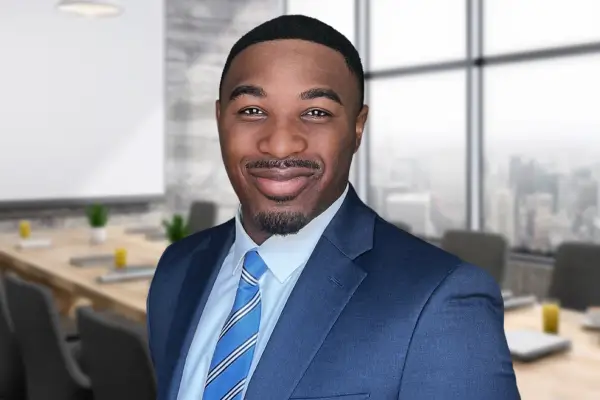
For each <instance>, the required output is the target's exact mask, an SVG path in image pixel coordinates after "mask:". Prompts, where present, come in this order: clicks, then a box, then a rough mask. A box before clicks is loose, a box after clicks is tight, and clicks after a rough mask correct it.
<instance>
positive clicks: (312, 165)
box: [246, 158, 322, 171]
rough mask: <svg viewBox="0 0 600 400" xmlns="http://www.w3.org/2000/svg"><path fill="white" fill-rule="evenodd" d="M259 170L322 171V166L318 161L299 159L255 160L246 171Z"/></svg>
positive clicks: (248, 163) (248, 165)
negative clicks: (297, 169)
mask: <svg viewBox="0 0 600 400" xmlns="http://www.w3.org/2000/svg"><path fill="white" fill-rule="evenodd" d="M258 168H261V169H262V168H278V169H285V168H309V169H314V170H315V171H320V170H321V169H322V166H321V164H320V163H318V162H316V161H313V160H304V159H299V158H287V159H285V160H255V161H249V162H247V163H246V169H258Z"/></svg>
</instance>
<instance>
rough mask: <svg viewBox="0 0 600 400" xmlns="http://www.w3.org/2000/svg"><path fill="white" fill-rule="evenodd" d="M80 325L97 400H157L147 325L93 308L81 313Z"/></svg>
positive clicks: (84, 356) (84, 308)
mask: <svg viewBox="0 0 600 400" xmlns="http://www.w3.org/2000/svg"><path fill="white" fill-rule="evenodd" d="M77 322H78V326H79V332H80V335H81V341H82V347H81V350H82V352H81V354H82V357H83V360H84V361H85V365H86V367H87V371H88V373H89V376H90V380H91V381H92V389H93V391H94V400H155V399H156V381H155V378H154V369H153V367H152V362H151V359H150V354H149V350H148V340H147V337H146V330H145V326H144V325H140V324H136V323H134V322H132V321H129V320H126V319H124V318H122V317H119V316H117V315H115V314H113V313H110V312H96V311H94V310H93V309H91V308H89V307H82V308H80V309H78V310H77Z"/></svg>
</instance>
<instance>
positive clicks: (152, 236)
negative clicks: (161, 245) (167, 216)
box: [146, 231, 167, 241]
mask: <svg viewBox="0 0 600 400" xmlns="http://www.w3.org/2000/svg"><path fill="white" fill-rule="evenodd" d="M146 239H147V240H151V241H160V240H166V239H167V235H166V234H165V233H164V232H158V231H157V232H152V233H147V234H146Z"/></svg>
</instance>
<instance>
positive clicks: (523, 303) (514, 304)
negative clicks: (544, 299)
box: [504, 296, 537, 310]
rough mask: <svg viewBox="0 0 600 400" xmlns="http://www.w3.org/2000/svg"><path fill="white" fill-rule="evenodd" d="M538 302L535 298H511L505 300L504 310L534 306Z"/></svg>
mask: <svg viewBox="0 0 600 400" xmlns="http://www.w3.org/2000/svg"><path fill="white" fill-rule="evenodd" d="M536 302H537V298H536V297H535V296H519V297H511V298H508V299H506V300H504V309H505V310H512V309H515V308H520V307H527V306H532V305H534V304H535V303H536Z"/></svg>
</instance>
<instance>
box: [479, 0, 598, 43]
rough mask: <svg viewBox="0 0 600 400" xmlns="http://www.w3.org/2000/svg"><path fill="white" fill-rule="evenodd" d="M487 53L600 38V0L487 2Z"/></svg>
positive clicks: (508, 0)
mask: <svg viewBox="0 0 600 400" xmlns="http://www.w3.org/2000/svg"><path fill="white" fill-rule="evenodd" d="M484 14H485V17H484V18H485V36H484V37H485V39H484V40H485V49H486V53H488V54H490V53H504V52H513V51H524V50H529V49H533V48H543V47H553V46H564V45H570V44H575V43H585V42H590V41H600V23H599V21H600V1H598V0H526V1H523V0H492V1H486V2H485V8H484Z"/></svg>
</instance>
